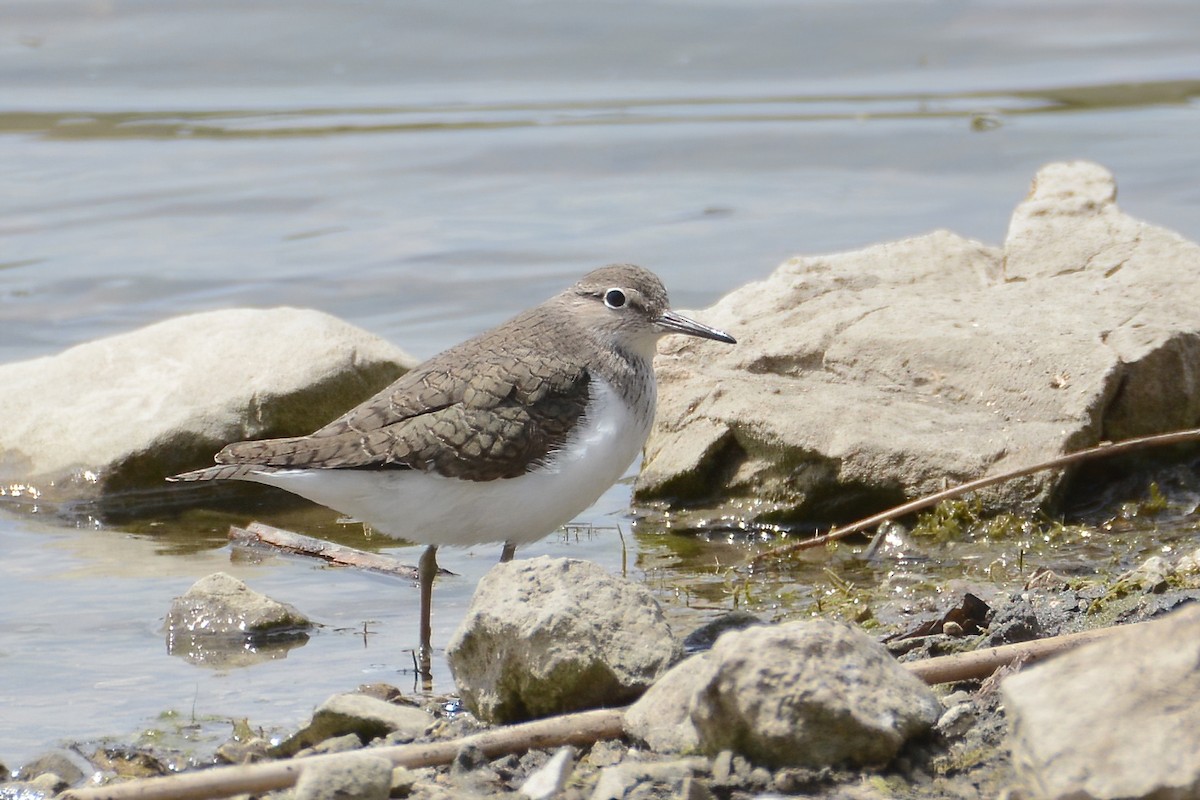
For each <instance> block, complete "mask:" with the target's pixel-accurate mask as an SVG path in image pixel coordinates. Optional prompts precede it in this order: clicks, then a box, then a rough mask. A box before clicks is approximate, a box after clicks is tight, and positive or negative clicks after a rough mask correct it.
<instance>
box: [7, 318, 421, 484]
mask: <svg viewBox="0 0 1200 800" xmlns="http://www.w3.org/2000/svg"><path fill="white" fill-rule="evenodd" d="M413 364H414V360H413V359H412V358H411V357H410V356H408V355H407V354H406V353H404V352H403V351H401V350H400V349H399V348H397V347H395V346H393V345H391V344H389V343H387V342H385V341H384V340H382V339H380V338H378V337H377V336H374V335H372V334H369V333H367V332H366V331H363V330H361V329H359V328H356V327H354V326H352V325H349V324H348V323H345V322H342V321H341V320H338V319H336V318H334V317H331V316H329V315H327V314H323V313H320V312H317V311H309V310H297V309H292V308H276V309H269V310H260V309H232V310H226V311H212V312H206V313H201V314H191V315H187V316H183V317H177V318H174V319H169V320H166V321H165V322H160V323H157V324H155V325H150V326H148V327H145V328H141V329H139V330H136V331H133V332H131V333H125V334H121V335H118V336H111V337H108V338H105V339H100V340H97V341H94V342H88V343H86V344H81V345H78V346H77V347H72V348H71V349H69V350H66V351H64V352H62V353H60V354H59V355H56V356H49V357H46V358H37V359H33V360H31V361H21V362H17V363H12V364H4V365H0V419H3V420H4V422H5V424H4V425H3V426H0V486H5V485H8V486H11V485H17V486H18V487H19V489H20V491H14V492H12V494H19V495H21V496H27V497H28V499H38V500H39V501H42V502H47V501H48V502H58V501H68V500H78V499H92V498H96V497H99V496H101V495H105V494H112V493H117V492H124V491H128V490H133V489H146V488H152V489H159V488H162V487H163V478H164V477H165V476H167V475H172V474H175V473H177V472H182V471H184V470H185V469H189V468H193V467H199V466H206V465H208V464H211V463H212V456H213V453H215V452H216V451H217V450H219V449H220V448H221V446H223V445H224V444H226V443H227V442H231V441H237V440H239V439H252V438H264V437H270V436H286V435H293V434H303V433H309V432H311V431H312V430H314V429H316V428H317V427H319V426H320V425H323V424H325V423H326V422H328V421H329V420H331V419H333V418H334V417H336V416H338V415H339V414H341V413H342V412H343V411H345V410H346V409H348V408H350V407H352V406H353V405H355V404H356V403H358V402H360V401H362V400H364V399H366V398H367V397H369V396H371V395H372V394H373V393H374V392H375V391H377V390H379V389H381V388H383V387H384V386H386V385H387V384H388V383H390V382H391V381H393V380H395V379H396V378H397V377H399V376H400V375H401V374H403V373H404V372H405V371H406V370H407V369H409V368H410V367H411V366H412V365H413Z"/></svg>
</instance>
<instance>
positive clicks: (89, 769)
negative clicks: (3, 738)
mask: <svg viewBox="0 0 1200 800" xmlns="http://www.w3.org/2000/svg"><path fill="white" fill-rule="evenodd" d="M48 772H49V773H53V774H54V775H55V776H57V777H58V778H60V779H61V780H63V781H65V782H66V783H67V785H69V786H75V785H76V784H78V783H79V782H80V781H82V780H83V779H84V778H86V777H89V776H90V775H92V773H94V772H96V768H95V767H94V766H92V765H91V764H90V763H88V760H87V759H86V758H84V757H83V756H81V755H79V754H78V753H74V752H71V751H70V750H52V751H50V752H48V753H43V754H42V755H40V756H37V757H36V758H34V759H33V760H32V761H29V762H27V763H25V764H24V765H22V767H21V775H22V776H23V777H24V778H26V779H27V780H28V779H31V778H35V777H37V776H38V775H42V774H44V773H48Z"/></svg>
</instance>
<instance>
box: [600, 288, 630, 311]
mask: <svg viewBox="0 0 1200 800" xmlns="http://www.w3.org/2000/svg"><path fill="white" fill-rule="evenodd" d="M625 302H626V297H625V293H624V292H623V291H621V290H620V289H609V290H608V291H607V292H605V293H604V305H606V306H608V307H609V308H621V307H622V306H624V305H625Z"/></svg>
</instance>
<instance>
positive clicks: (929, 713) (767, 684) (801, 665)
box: [691, 619, 941, 767]
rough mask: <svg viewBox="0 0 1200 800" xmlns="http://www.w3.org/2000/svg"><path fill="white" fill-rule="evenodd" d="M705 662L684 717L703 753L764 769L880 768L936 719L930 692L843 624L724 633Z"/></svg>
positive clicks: (935, 702) (881, 650) (818, 623)
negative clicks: (726, 753) (737, 757)
mask: <svg viewBox="0 0 1200 800" xmlns="http://www.w3.org/2000/svg"><path fill="white" fill-rule="evenodd" d="M709 658H710V660H709V662H708V664H707V665H706V667H705V669H704V674H703V675H702V676H701V677H700V680H699V688H698V690H697V691H696V694H695V697H694V699H693V701H692V709H691V717H692V722H693V723H694V724H695V726H696V731H697V733H698V734H699V738H700V745H701V747H702V748H703V749H704V750H705V751H707V752H709V753H714V754H715V753H720V751H722V750H733V751H735V752H736V753H740V754H742V755H744V756H746V757H747V758H749V759H750V760H751V761H754V762H755V763H757V764H759V765H761V766H774V767H784V766H801V767H804V766H808V767H821V766H826V765H838V764H853V765H862V766H870V765H881V764H885V763H887V762H888V761H890V760H891V759H892V758H893V757H894V756H895V755H896V753H897V752H898V751H899V750H900V747H901V746H902V745H903V744H904V743H905V742H906V741H907V740H908V739H910V738H912V737H913V736H916V735H917V734H920V733H924V732H926V731H928V730H929V729H930V728H931V727H932V726H933V724H934V723H935V722H936V721H937V719H938V717H939V715H940V713H941V704H940V703H939V702H938V699H937V697H936V696H934V694H933V693H932V692H931V691H930V690H929V687H927V686H926V685H925V684H924V683H922V682H921V681H920V680H918V679H917V678H915V677H913V675H912V674H911V673H909V672H908V671H907V670H905V669H904V668H903V667H901V666H900V665H899V664H897V663H896V661H895V660H894V659H893V658H892V657H891V656H890V655H888V652H887V651H886V650H885V649H884V648H883V647H882V646H881V645H880V644H878V643H877V642H875V641H873V640H872V639H870V638H869V637H868V636H866V635H865V634H863V633H862V632H860V631H858V630H857V629H855V628H852V627H850V626H848V625H844V624H841V623H836V622H830V621H827V620H822V619H813V620H808V621H804V622H793V623H789V624H786V625H776V626H761V627H754V628H748V629H746V630H743V631H736V632H733V633H728V634H726V635H724V636H722V637H721V638H720V640H718V641H717V644H716V646H715V647H714V648H713V649H712V651H711V652H710V654H709Z"/></svg>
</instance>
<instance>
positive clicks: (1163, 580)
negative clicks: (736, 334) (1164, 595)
mask: <svg viewBox="0 0 1200 800" xmlns="http://www.w3.org/2000/svg"><path fill="white" fill-rule="evenodd" d="M1172 572H1173V569H1172V567H1171V564H1170V563H1169V562H1168V561H1167V560H1166V559H1165V558H1163V557H1162V556H1150V557H1149V558H1147V559H1146V560H1145V561H1143V562H1142V563H1141V564H1139V565H1138V566H1137V567H1135V568H1134V569H1131V570H1129V571H1128V572H1126V573H1125V574H1124V575H1122V576H1121V577H1119V578H1118V579H1117V580H1118V581H1124V582H1127V583H1130V584H1133V585H1135V586H1140V587H1141V589H1142V591H1143V592H1146V593H1158V592H1162V591H1164V590H1165V589H1166V588H1167V580H1168V579H1169V578H1170V577H1171V574H1172Z"/></svg>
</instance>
